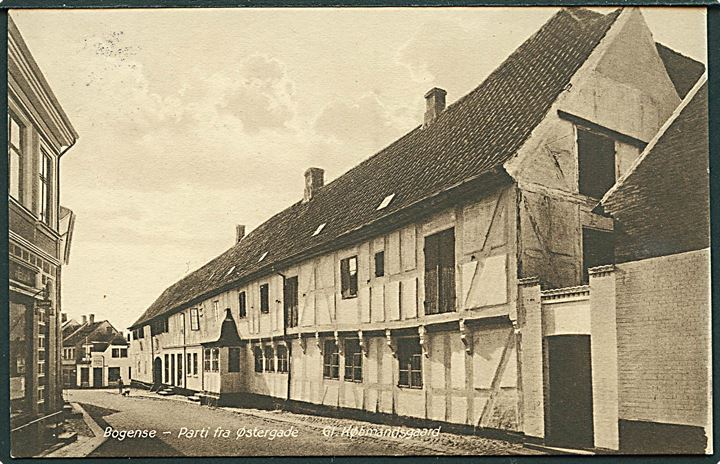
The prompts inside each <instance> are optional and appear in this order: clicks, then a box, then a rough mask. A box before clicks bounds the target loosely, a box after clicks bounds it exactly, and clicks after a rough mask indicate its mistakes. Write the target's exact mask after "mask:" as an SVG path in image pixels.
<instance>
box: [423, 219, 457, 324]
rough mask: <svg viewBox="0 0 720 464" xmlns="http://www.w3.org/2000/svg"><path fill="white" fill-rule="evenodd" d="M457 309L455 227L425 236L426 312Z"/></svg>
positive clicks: (434, 312)
mask: <svg viewBox="0 0 720 464" xmlns="http://www.w3.org/2000/svg"><path fill="white" fill-rule="evenodd" d="M454 310H455V229H448V230H444V231H442V232H438V233H437V234H433V235H429V236H427V237H425V313H426V314H437V313H445V312H449V311H454Z"/></svg>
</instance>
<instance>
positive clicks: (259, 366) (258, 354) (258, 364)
mask: <svg viewBox="0 0 720 464" xmlns="http://www.w3.org/2000/svg"><path fill="white" fill-rule="evenodd" d="M253 356H254V358H255V372H262V371H263V362H264V361H263V350H262V348H260V347H259V346H256V347H255V348H253Z"/></svg>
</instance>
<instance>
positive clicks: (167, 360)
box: [165, 354, 170, 383]
mask: <svg viewBox="0 0 720 464" xmlns="http://www.w3.org/2000/svg"><path fill="white" fill-rule="evenodd" d="M165 383H170V355H167V354H166V355H165Z"/></svg>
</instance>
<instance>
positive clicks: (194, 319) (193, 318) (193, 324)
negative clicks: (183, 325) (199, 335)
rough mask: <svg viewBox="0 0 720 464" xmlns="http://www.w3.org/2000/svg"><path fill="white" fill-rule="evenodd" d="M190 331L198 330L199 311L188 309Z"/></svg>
mask: <svg viewBox="0 0 720 464" xmlns="http://www.w3.org/2000/svg"><path fill="white" fill-rule="evenodd" d="M190 330H200V311H199V310H198V309H197V308H190Z"/></svg>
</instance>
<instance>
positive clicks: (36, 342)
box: [7, 18, 77, 456]
mask: <svg viewBox="0 0 720 464" xmlns="http://www.w3.org/2000/svg"><path fill="white" fill-rule="evenodd" d="M8 31H9V35H8V109H9V113H8V121H7V122H8V190H9V191H8V193H9V195H8V210H9V211H8V213H9V240H10V241H9V257H10V262H9V274H10V289H9V290H10V292H9V300H10V328H11V329H10V417H11V420H10V426H11V429H12V450H13V455H16V456H22V455H26V454H27V453H32V452H33V450H36V449H37V448H38V447H41V446H42V442H43V441H44V440H45V439H46V438H48V436H47V434H46V433H45V430H46V426H51V425H52V424H53V423H54V422H56V421H58V420H59V418H60V415H61V411H62V406H63V400H62V383H61V379H62V377H61V364H60V346H61V341H62V340H61V336H60V323H61V322H60V311H61V305H60V282H61V268H62V266H63V265H64V264H66V263H67V258H68V256H69V254H68V253H69V250H68V249H69V246H70V240H69V237H70V231H69V230H68V228H69V227H71V226H72V220H68V218H71V217H72V212H71V211H70V210H67V209H64V210H63V211H62V214H61V208H60V203H59V193H60V192H59V188H58V173H59V164H60V160H61V157H62V156H63V155H64V154H65V152H66V151H67V150H68V149H69V148H70V147H71V146H72V145H73V144H74V143H75V141H76V139H77V133H76V132H75V130H74V129H73V127H72V125H71V124H70V121H69V119H68V117H67V115H66V114H65V113H64V112H63V109H62V107H61V106H60V104H59V103H58V101H57V99H56V98H55V96H54V95H53V92H52V90H51V89H50V86H49V85H48V83H47V81H46V80H45V78H44V77H43V75H42V73H41V71H40V69H39V67H38V65H37V63H36V62H35V60H34V59H33V57H32V54H31V53H30V51H29V50H28V48H27V46H26V45H25V42H24V41H23V39H22V36H21V35H20V32H19V31H18V29H17V27H16V26H15V24H14V23H13V21H12V18H10V19H9V21H8ZM61 215H62V216H63V217H64V218H65V220H63V221H62V224H61Z"/></svg>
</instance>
